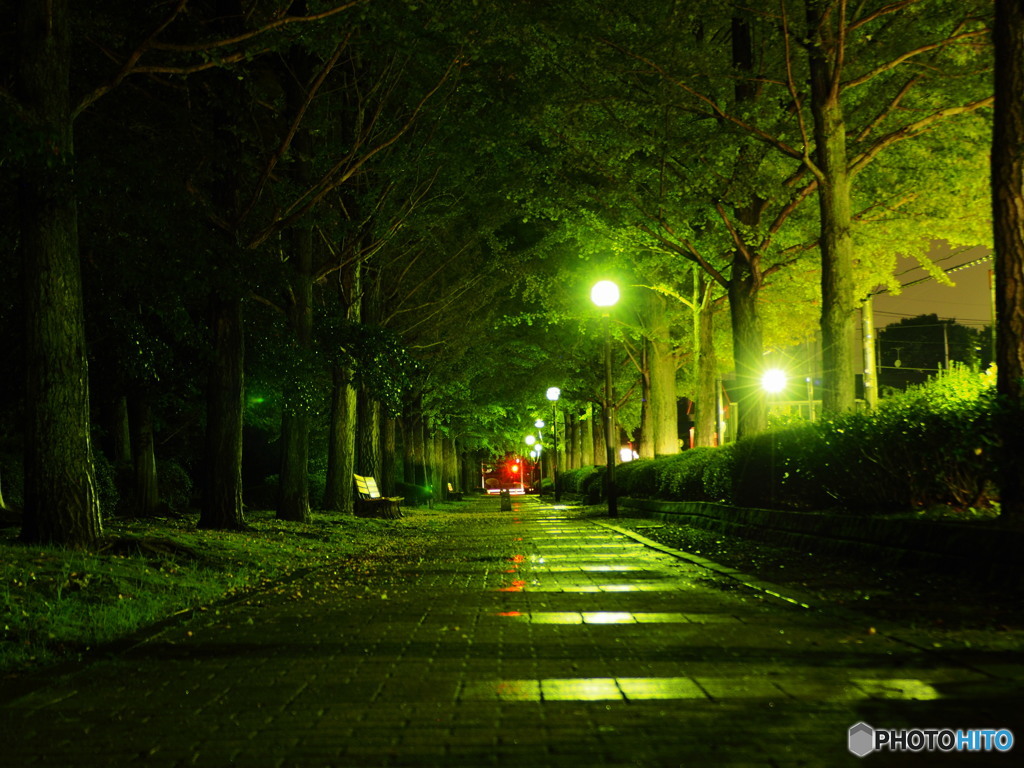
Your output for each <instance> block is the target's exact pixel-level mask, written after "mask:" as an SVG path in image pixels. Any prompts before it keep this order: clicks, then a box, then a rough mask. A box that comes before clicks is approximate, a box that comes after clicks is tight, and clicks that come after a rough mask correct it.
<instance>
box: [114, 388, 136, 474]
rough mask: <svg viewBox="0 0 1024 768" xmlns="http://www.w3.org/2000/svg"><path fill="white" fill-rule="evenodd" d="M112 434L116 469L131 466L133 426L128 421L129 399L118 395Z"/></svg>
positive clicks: (115, 403)
mask: <svg viewBox="0 0 1024 768" xmlns="http://www.w3.org/2000/svg"><path fill="white" fill-rule="evenodd" d="M112 411H113V413H112V416H111V427H110V433H111V437H112V438H113V452H114V455H113V460H114V467H116V468H118V469H120V468H121V467H128V466H131V463H132V438H131V426H130V425H129V421H128V397H127V396H126V395H118V396H117V397H115V398H114V402H113V406H112Z"/></svg>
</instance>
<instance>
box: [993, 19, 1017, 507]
mask: <svg viewBox="0 0 1024 768" xmlns="http://www.w3.org/2000/svg"><path fill="white" fill-rule="evenodd" d="M994 34H995V45H996V64H995V68H996V79H995V87H996V92H995V95H996V108H995V124H994V131H993V136H992V220H993V224H994V238H995V253H996V256H995V282H996V324H997V327H996V364H997V366H998V374H997V377H998V379H997V388H998V391H999V394H1000V396H1001V398H1002V403H1003V406H1004V408H1005V409H1006V415H1005V417H1004V418H1002V419H1001V420H1000V437H1001V438H1002V446H1001V454H1000V456H1001V460H1000V465H1001V466H1000V502H1001V504H1002V513H1003V515H1006V516H1009V517H1012V518H1014V519H1016V520H1020V519H1021V518H1022V517H1024V151H1022V148H1024V106H1022V105H1024V6H1022V5H1021V3H1020V2H1019V0H996V20H995V26H994Z"/></svg>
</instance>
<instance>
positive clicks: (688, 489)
mask: <svg viewBox="0 0 1024 768" xmlns="http://www.w3.org/2000/svg"><path fill="white" fill-rule="evenodd" d="M717 450H718V449H717V448H691V449H690V450H688V451H683V452H682V453H679V454H676V455H675V456H665V457H664V458H662V459H659V461H660V462H661V466H660V467H659V471H658V493H657V495H658V496H660V497H661V498H665V499H682V500H686V501H706V500H708V494H707V490H706V489H705V487H704V471H705V468H706V467H707V465H708V463H709V462H710V461H711V460H712V457H713V456H714V454H715V452H716V451H717Z"/></svg>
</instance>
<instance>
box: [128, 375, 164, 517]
mask: <svg viewBox="0 0 1024 768" xmlns="http://www.w3.org/2000/svg"><path fill="white" fill-rule="evenodd" d="M128 405H129V412H130V419H129V421H130V423H131V432H132V438H131V446H132V469H133V472H132V477H133V483H132V492H131V511H132V514H134V515H136V516H138V517H151V516H153V515H155V514H156V511H157V506H158V505H159V503H160V493H159V489H158V485H157V472H156V445H155V441H154V439H153V404H152V396H151V394H150V393H149V392H147V391H139V392H136V393H134V394H133V395H132V397H131V398H130V400H129V402H128Z"/></svg>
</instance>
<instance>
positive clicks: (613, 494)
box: [590, 280, 619, 517]
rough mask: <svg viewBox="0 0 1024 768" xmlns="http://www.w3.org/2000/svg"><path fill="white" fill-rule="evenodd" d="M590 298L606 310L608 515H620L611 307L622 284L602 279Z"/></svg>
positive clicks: (605, 364)
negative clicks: (618, 284) (616, 485)
mask: <svg viewBox="0 0 1024 768" xmlns="http://www.w3.org/2000/svg"><path fill="white" fill-rule="evenodd" d="M590 300H591V301H593V302H594V304H596V305H597V306H599V307H602V308H603V309H604V313H603V314H604V317H603V318H602V320H601V322H602V325H603V326H604V408H603V409H602V411H603V412H604V445H605V452H606V456H607V462H608V467H607V469H606V470H605V497H606V498H607V499H608V517H617V516H618V514H619V499H618V490H617V489H616V487H615V459H616V456H615V453H616V451H615V443H616V442H617V441H616V440H614V438H613V434H614V432H615V400H614V397H613V394H612V340H611V319H610V317H609V312H610V307H613V306H614V305H615V304H616V303H617V302H618V300H619V286H617V285H616V284H615V283H613V282H611V281H610V280H601V281H600V282H598V283H597V284H596V285H594V287H593V288H592V289H591V291H590Z"/></svg>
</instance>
